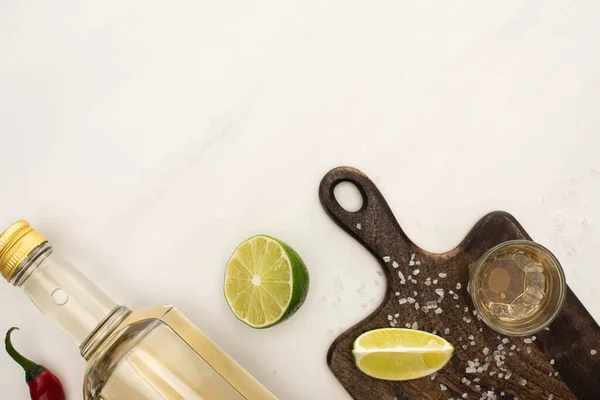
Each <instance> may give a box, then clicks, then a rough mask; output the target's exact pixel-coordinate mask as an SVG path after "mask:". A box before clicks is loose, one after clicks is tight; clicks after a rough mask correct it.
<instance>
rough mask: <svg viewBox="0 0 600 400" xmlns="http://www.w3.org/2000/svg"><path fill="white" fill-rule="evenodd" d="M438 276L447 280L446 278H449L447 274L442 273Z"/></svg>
mask: <svg viewBox="0 0 600 400" xmlns="http://www.w3.org/2000/svg"><path fill="white" fill-rule="evenodd" d="M438 276H439V277H440V278H445V277H446V276H448V275H447V274H446V273H445V272H440V273H439V274H438Z"/></svg>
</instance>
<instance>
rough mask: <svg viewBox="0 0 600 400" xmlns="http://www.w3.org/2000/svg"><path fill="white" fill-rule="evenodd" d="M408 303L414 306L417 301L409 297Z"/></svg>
mask: <svg viewBox="0 0 600 400" xmlns="http://www.w3.org/2000/svg"><path fill="white" fill-rule="evenodd" d="M406 301H408V303H409V304H412V303H414V302H415V299H413V298H412V297H407V298H406Z"/></svg>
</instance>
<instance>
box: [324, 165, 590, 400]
mask: <svg viewBox="0 0 600 400" xmlns="http://www.w3.org/2000/svg"><path fill="white" fill-rule="evenodd" d="M345 181H346V182H351V183H353V184H354V185H355V186H356V187H357V188H358V190H359V191H360V193H361V194H362V198H363V205H362V208H361V209H360V210H359V211H357V212H348V211H346V210H344V209H343V208H342V207H341V206H340V204H339V203H338V202H337V200H336V198H335V196H334V188H335V186H336V185H337V184H339V183H340V182H345ZM319 197H320V200H321V203H322V205H323V207H324V208H325V211H326V212H327V213H328V214H329V216H330V217H331V218H332V219H333V220H334V221H335V223H337V224H338V225H339V226H340V227H341V228H342V229H344V230H345V231H346V232H348V233H349V234H350V235H351V236H352V237H354V238H355V239H356V240H358V241H359V242H360V243H361V244H362V245H363V246H364V247H365V248H366V249H367V250H369V251H370V252H371V253H372V254H373V256H375V258H376V259H377V260H378V261H379V263H380V265H381V268H382V269H383V271H384V273H385V277H386V279H387V290H386V294H385V298H384V301H383V303H382V304H381V305H380V306H379V307H378V308H377V310H375V311H374V312H373V313H372V314H371V315H369V316H368V317H367V318H365V319H364V320H362V321H360V322H359V323H358V324H356V325H355V326H353V327H352V328H350V329H348V330H347V331H345V332H344V333H342V334H341V335H340V336H339V337H338V338H337V339H336V340H335V341H334V342H333V344H332V345H331V347H330V349H329V352H328V355H327V363H328V365H329V368H330V369H331V371H332V372H333V374H334V375H335V376H336V377H337V379H338V380H339V381H340V383H341V384H342V385H343V386H344V388H345V389H346V390H347V391H348V393H350V395H351V396H352V397H353V398H355V399H364V400H378V399H389V400H392V399H449V398H452V397H453V398H455V399H461V398H463V397H464V398H468V399H480V398H486V397H482V396H483V394H484V393H486V392H488V391H493V393H495V394H496V396H497V398H498V399H501V398H509V399H512V398H513V397H518V398H519V399H526V400H535V399H540V400H541V399H544V400H546V399H549V398H550V397H549V396H550V395H552V396H553V397H552V398H553V399H594V400H597V399H600V329H599V328H598V324H597V323H596V322H595V321H594V319H593V318H592V317H591V316H590V314H589V313H588V312H587V310H586V309H585V308H584V307H583V305H582V304H581V302H580V301H579V300H578V299H577V297H576V296H575V294H573V292H572V291H571V290H570V289H569V290H568V294H567V298H566V301H565V304H564V306H563V309H562V311H561V313H560V315H559V316H558V317H557V318H556V319H555V320H554V322H553V323H552V324H551V325H550V327H549V330H543V331H541V332H539V333H538V334H536V335H535V338H533V337H529V338H522V337H520V338H519V337H506V338H505V337H504V336H501V335H498V334H497V333H496V332H495V331H493V330H492V329H490V328H488V327H487V325H485V324H484V323H483V321H480V320H479V319H478V318H477V316H475V315H474V314H473V305H472V302H471V298H470V296H469V294H468V293H467V291H466V287H467V282H468V266H469V265H470V264H471V263H472V262H474V261H476V260H477V259H478V258H479V257H480V256H482V255H483V253H485V252H486V251H487V250H489V249H490V248H492V247H494V246H495V245H497V244H499V243H501V242H504V241H507V240H512V239H528V240H530V239H531V238H530V237H529V235H528V234H527V232H525V230H524V229H523V227H521V225H520V224H519V223H518V222H517V221H516V219H515V218H514V217H512V216H511V215H510V214H507V213H505V212H492V213H490V214H488V215H486V216H485V217H483V218H482V219H481V220H480V221H479V222H478V223H477V224H476V225H475V227H473V229H472V230H471V231H470V232H469V234H468V235H467V237H466V238H465V239H464V240H463V241H462V242H461V243H460V244H459V245H458V246H457V247H456V248H455V249H454V250H451V251H449V252H447V253H443V254H434V253H430V252H428V251H426V250H423V249H421V248H419V247H418V246H417V245H415V244H414V243H413V242H411V240H410V239H409V238H408V237H407V236H406V234H404V232H403V231H402V229H401V228H400V226H399V225H398V222H397V221H396V219H395V218H394V215H393V214H392V211H391V210H390V208H389V206H388V204H387V203H386V201H385V199H384V198H383V196H382V195H381V193H380V192H379V190H378V189H377V187H376V186H375V184H374V183H373V182H372V181H371V180H370V179H369V178H368V177H367V176H366V175H364V174H363V173H362V172H360V171H359V170H357V169H354V168H348V167H339V168H335V169H333V170H332V171H330V172H329V173H328V174H327V175H325V177H324V178H323V180H322V182H321V185H320V188H319ZM388 257H389V259H388ZM411 261H412V262H411ZM396 264H397V265H398V267H397V268H395V265H396ZM416 269H419V272H418V275H413V271H414V270H416ZM399 271H400V272H401V273H402V274H403V275H404V277H405V281H406V283H405V284H401V278H400V276H399V274H398V272H399ZM440 273H442V276H444V275H443V274H444V273H445V274H446V277H445V278H442V277H440V275H439V274H440ZM427 278H430V280H429V282H431V284H430V285H426V283H425V282H426V281H427ZM411 279H415V280H416V281H417V283H412V282H411V281H410V280H411ZM436 279H437V283H435V284H434V283H433V282H434V280H436ZM457 284H459V285H458V287H459V288H458V289H457ZM437 288H442V289H443V290H444V293H445V296H444V299H443V300H442V302H441V303H440V308H441V309H442V313H441V314H435V313H434V312H432V311H433V310H430V311H429V312H424V311H423V310H421V309H420V308H419V309H418V310H417V309H416V308H415V304H414V303H408V302H406V303H404V304H400V299H407V298H408V297H412V298H414V299H415V302H418V303H419V307H422V306H424V305H426V302H427V301H428V300H436V299H437V298H438V296H437V294H436V293H435V289H437ZM450 291H452V292H453V293H454V294H455V295H453V294H450ZM465 310H466V311H465ZM357 311H358V310H357ZM390 318H391V320H390ZM415 322H416V323H417V325H418V329H420V330H425V331H428V332H433V331H436V332H437V334H438V335H440V336H442V337H444V338H445V339H447V340H448V341H449V342H450V343H452V344H453V345H454V347H455V353H454V357H453V358H452V360H451V361H450V362H449V363H448V365H446V367H444V368H443V369H442V370H441V371H439V372H438V373H437V374H436V375H435V376H434V377H433V378H432V377H426V378H422V379H416V380H412V381H405V382H390V381H383V380H377V379H374V378H371V377H369V376H367V375H365V374H363V373H362V372H360V371H359V370H358V369H357V368H356V366H355V365H354V360H353V357H352V346H353V342H354V340H355V339H356V338H357V337H358V336H359V335H361V334H362V333H364V332H367V331H369V330H372V329H378V328H386V327H390V326H391V325H396V327H405V325H406V324H410V325H411V326H412V324H413V323H415ZM470 337H472V339H470ZM502 339H506V340H504V342H503V341H502ZM525 339H527V341H526V340H525ZM507 340H508V342H507ZM529 340H532V342H531V343H528V342H529ZM499 345H501V347H500V349H502V350H498V346H499ZM513 345H514V347H513ZM486 347H487V348H488V349H489V353H488V357H492V359H491V360H489V362H490V365H488V368H487V370H486V371H482V372H480V373H471V374H469V373H466V372H465V369H466V368H467V367H469V361H474V360H475V359H478V362H479V365H480V366H483V365H484V364H485V359H486V355H485V354H484V350H483V349H484V348H486ZM511 348H512V350H511ZM592 349H595V350H597V351H598V354H597V355H592V354H591V350H592ZM494 351H499V352H500V353H497V354H499V355H500V356H502V357H504V361H503V362H504V364H503V365H501V367H502V368H503V369H505V370H506V371H503V370H502V369H500V368H499V367H498V366H497V365H496V361H495V360H494V359H493V352H494ZM502 352H504V353H502ZM551 360H553V361H551ZM492 371H496V372H492ZM508 371H510V373H508V376H509V379H506V375H507V372H508ZM500 374H502V375H500ZM476 378H478V379H479V380H478V381H477V379H476ZM440 384H441V385H444V386H445V387H446V388H447V389H446V390H444V391H443V390H441V387H440ZM501 393H504V396H502V395H501ZM465 396H466V397H465Z"/></svg>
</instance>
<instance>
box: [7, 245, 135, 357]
mask: <svg viewBox="0 0 600 400" xmlns="http://www.w3.org/2000/svg"><path fill="white" fill-rule="evenodd" d="M10 282H11V283H12V284H13V285H15V286H17V287H21V288H22V289H23V291H24V292H25V293H26V294H27V296H29V298H30V299H31V301H33V303H34V304H35V305H36V306H37V307H38V308H39V309H40V310H41V311H42V312H43V313H44V314H45V315H47V316H49V317H50V318H51V319H52V320H53V321H54V322H55V323H56V324H57V325H58V326H60V327H61V328H62V329H63V330H64V331H65V332H66V333H67V334H68V335H69V336H70V337H71V339H73V341H74V342H75V343H76V344H77V346H79V347H80V349H81V351H82V355H83V353H84V352H86V353H89V352H90V351H93V348H94V347H95V346H97V345H98V344H99V343H100V342H101V341H102V340H103V339H104V337H106V336H107V335H108V334H109V333H110V332H111V331H112V329H114V328H115V327H116V326H117V325H118V323H117V321H119V323H120V321H122V319H124V318H125V317H126V315H127V314H129V310H128V309H127V308H125V307H120V306H118V305H117V304H116V303H115V302H114V301H113V300H111V299H110V298H109V297H108V296H107V295H106V294H105V293H104V292H102V291H101V290H100V289H99V288H98V287H97V286H96V285H94V284H93V283H92V282H91V281H90V280H89V279H87V278H86V277H85V276H84V275H83V274H82V273H81V272H79V271H78V270H77V269H76V268H75V267H73V266H72V265H71V264H69V263H68V262H67V261H65V260H63V259H62V258H60V257H59V256H57V255H56V254H54V252H53V250H52V246H50V245H49V244H48V243H47V242H46V243H43V244H41V245H40V246H38V247H37V248H36V249H35V250H33V251H32V252H31V253H30V254H29V256H28V257H27V259H26V260H24V261H23V262H22V263H21V264H20V265H19V266H18V267H17V269H16V271H15V273H14V274H13V276H12V277H11V279H10Z"/></svg>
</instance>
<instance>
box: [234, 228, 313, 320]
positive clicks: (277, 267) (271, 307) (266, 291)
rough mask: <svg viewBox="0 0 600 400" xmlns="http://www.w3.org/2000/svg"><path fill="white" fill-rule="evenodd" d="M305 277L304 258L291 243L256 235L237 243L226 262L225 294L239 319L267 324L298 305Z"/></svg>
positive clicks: (301, 300)
mask: <svg viewBox="0 0 600 400" xmlns="http://www.w3.org/2000/svg"><path fill="white" fill-rule="evenodd" d="M308 280H309V279H308V270H307V269H306V266H305V265H304V262H303V261H302V259H301V258H300V256H299V255H298V254H297V253H296V252H295V251H294V250H292V248H291V247H289V246H288V245H287V244H285V243H283V242H282V241H280V240H277V239H274V238H272V237H269V236H265V235H257V236H253V237H251V238H250V239H248V240H246V241H245V242H243V243H242V244H240V245H239V246H238V248H237V249H235V251H234V252H233V255H232V256H231V258H230V259H229V261H228V262H227V268H226V271H225V298H226V299H227V303H228V304H229V307H231V311H233V313H234V314H235V316H236V317H237V318H238V319H239V320H240V321H242V322H244V323H246V324H247V325H249V326H251V327H253V328H267V327H269V326H273V325H275V324H277V323H279V322H281V321H283V320H285V319H287V318H289V317H290V316H291V315H292V314H293V313H294V312H296V310H297V309H298V308H299V307H300V306H301V305H302V303H303V302H304V299H305V298H306V293H307V292H308Z"/></svg>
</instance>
